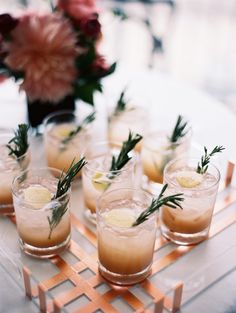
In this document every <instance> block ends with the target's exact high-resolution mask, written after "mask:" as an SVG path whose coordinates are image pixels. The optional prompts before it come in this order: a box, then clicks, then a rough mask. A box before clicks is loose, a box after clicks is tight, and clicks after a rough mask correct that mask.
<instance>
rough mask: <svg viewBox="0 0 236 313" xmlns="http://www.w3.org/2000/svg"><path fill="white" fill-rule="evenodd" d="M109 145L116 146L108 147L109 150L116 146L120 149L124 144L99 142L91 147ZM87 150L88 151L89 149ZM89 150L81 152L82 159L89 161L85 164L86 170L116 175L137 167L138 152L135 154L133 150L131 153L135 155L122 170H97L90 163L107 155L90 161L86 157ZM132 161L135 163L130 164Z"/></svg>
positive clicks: (107, 141)
mask: <svg viewBox="0 0 236 313" xmlns="http://www.w3.org/2000/svg"><path fill="white" fill-rule="evenodd" d="M107 143H108V144H109V143H111V144H114V146H112V145H111V146H110V145H108V148H111V149H113V148H115V147H116V146H117V147H118V148H120V147H122V143H120V142H118V141H109V140H103V141H99V142H97V143H96V144H93V143H91V144H90V145H89V146H98V145H102V144H107ZM87 149H88V148H87ZM87 149H84V150H83V151H82V152H81V157H85V158H86V161H87V163H86V164H85V166H84V168H86V169H87V170H89V171H97V172H99V173H101V174H108V173H114V174H116V173H122V172H125V171H127V170H128V169H130V168H131V167H132V166H133V167H134V166H135V163H136V161H137V157H136V154H137V152H135V151H134V150H132V151H130V152H133V153H134V155H133V156H132V157H131V159H130V160H129V161H128V162H127V163H126V165H125V166H124V167H123V168H122V169H120V170H115V171H109V170H107V171H105V170H99V169H97V168H96V167H94V166H91V165H90V164H89V162H90V161H93V160H94V159H97V158H99V157H101V156H104V155H105V154H101V155H100V156H98V157H96V156H95V157H94V158H92V159H89V158H87V157H86V155H85V152H86V150H87ZM130 161H133V163H132V162H130Z"/></svg>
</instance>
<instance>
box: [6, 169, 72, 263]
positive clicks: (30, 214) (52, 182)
mask: <svg viewBox="0 0 236 313" xmlns="http://www.w3.org/2000/svg"><path fill="white" fill-rule="evenodd" d="M61 175H62V172H61V171H59V170H57V169H55V168H42V169H31V170H27V171H24V172H22V173H21V174H20V175H19V176H17V177H16V178H15V179H14V182H13V187H12V192H13V201H14V207H15V212H16V222H17V230H18V234H19V239H20V245H21V248H22V249H23V251H24V252H25V253H27V254H30V255H33V256H37V257H51V256H53V255H55V254H58V253H59V252H61V251H63V250H64V249H65V248H66V247H67V246H68V244H69V242H70V233H71V227H70V212H69V200H70V194H71V190H70V189H69V190H68V191H67V192H66V193H65V194H64V195H62V196H61V197H59V198H56V199H54V195H55V193H56V190H57V183H58V180H59V178H60V177H61ZM63 211H64V214H61V212H63Z"/></svg>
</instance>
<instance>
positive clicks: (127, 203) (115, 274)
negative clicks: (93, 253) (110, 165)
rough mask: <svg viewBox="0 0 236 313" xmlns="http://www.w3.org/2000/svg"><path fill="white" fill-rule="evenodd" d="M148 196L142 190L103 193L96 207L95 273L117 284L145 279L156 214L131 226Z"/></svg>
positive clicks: (128, 283)
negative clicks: (96, 270) (96, 262)
mask: <svg viewBox="0 0 236 313" xmlns="http://www.w3.org/2000/svg"><path fill="white" fill-rule="evenodd" d="M151 200H152V197H151V195H150V194H149V193H147V192H145V191H143V190H138V189H137V190H135V189H126V188H124V189H123V188H122V189H117V190H113V191H110V192H106V193H104V194H103V195H102V196H101V197H100V198H99V200H98V204H97V237H98V261H99V271H100V273H101V275H102V276H103V277H105V278H106V279H107V280H109V281H111V282H112V283H114V284H118V285H130V284H134V283H137V282H139V281H142V280H143V279H145V278H146V277H147V276H148V275H149V273H150V271H151V266H152V260H153V253H154V246H155V239H156V230H157V213H156V212H155V213H153V214H152V215H151V216H150V217H149V219H148V220H146V221H145V222H143V223H142V224H139V225H138V226H132V224H133V223H134V222H135V220H136V219H137V217H138V216H139V215H140V213H141V212H142V211H144V210H145V209H147V207H148V206H149V205H150V203H151Z"/></svg>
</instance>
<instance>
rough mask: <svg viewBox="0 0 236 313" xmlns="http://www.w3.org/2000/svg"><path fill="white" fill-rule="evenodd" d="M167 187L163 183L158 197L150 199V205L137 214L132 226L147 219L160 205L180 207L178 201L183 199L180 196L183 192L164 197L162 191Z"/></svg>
mask: <svg viewBox="0 0 236 313" xmlns="http://www.w3.org/2000/svg"><path fill="white" fill-rule="evenodd" d="M167 187H168V185H167V184H165V185H164V186H163V188H162V190H161V192H160V194H159V196H158V198H156V199H152V202H151V204H150V206H149V207H148V208H147V209H146V210H144V211H143V212H142V213H141V214H140V215H139V217H138V218H137V219H136V221H135V222H134V223H133V225H132V226H137V225H139V224H141V223H143V222H145V221H146V220H147V219H148V217H149V216H150V215H151V214H152V213H154V212H155V211H157V210H158V209H159V208H160V207H161V206H162V205H166V206H169V207H171V208H173V209H176V208H177V207H179V208H181V209H182V207H181V205H180V203H179V202H181V201H183V200H184V198H182V197H181V196H183V194H182V193H177V194H174V195H171V196H167V197H164V192H165V190H166V188H167Z"/></svg>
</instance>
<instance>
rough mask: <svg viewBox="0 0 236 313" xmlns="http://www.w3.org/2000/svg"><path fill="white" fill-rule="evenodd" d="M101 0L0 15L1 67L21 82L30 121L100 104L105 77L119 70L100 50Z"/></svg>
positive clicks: (73, 0)
mask: <svg viewBox="0 0 236 313" xmlns="http://www.w3.org/2000/svg"><path fill="white" fill-rule="evenodd" d="M98 17H99V15H98V13H97V8H96V6H95V0H59V1H58V3H57V6H56V7H54V8H52V12H50V13H48V14H41V15H40V14H37V13H32V12H30V13H27V12H26V13H25V14H24V15H23V16H21V17H13V16H11V15H9V14H2V15H0V73H1V74H2V75H5V76H8V77H13V78H15V80H17V81H19V82H20V90H24V91H25V93H26V96H27V102H28V115H29V122H30V123H31V125H32V126H33V127H35V126H38V125H39V124H40V123H41V122H42V120H43V118H44V117H45V116H46V115H48V114H49V113H51V112H54V111H56V110H61V109H74V108H75V100H76V99H81V100H83V101H85V102H87V103H89V104H91V105H93V104H94V99H93V98H94V97H93V96H94V92H95V91H100V92H101V91H102V85H101V78H103V77H105V76H107V75H109V74H111V73H113V72H114V70H115V66H116V65H115V63H114V64H112V65H111V66H108V65H107V64H106V62H105V59H104V57H103V56H102V55H101V54H99V52H98V44H99V41H100V39H101V25H100V23H99V20H98Z"/></svg>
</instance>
